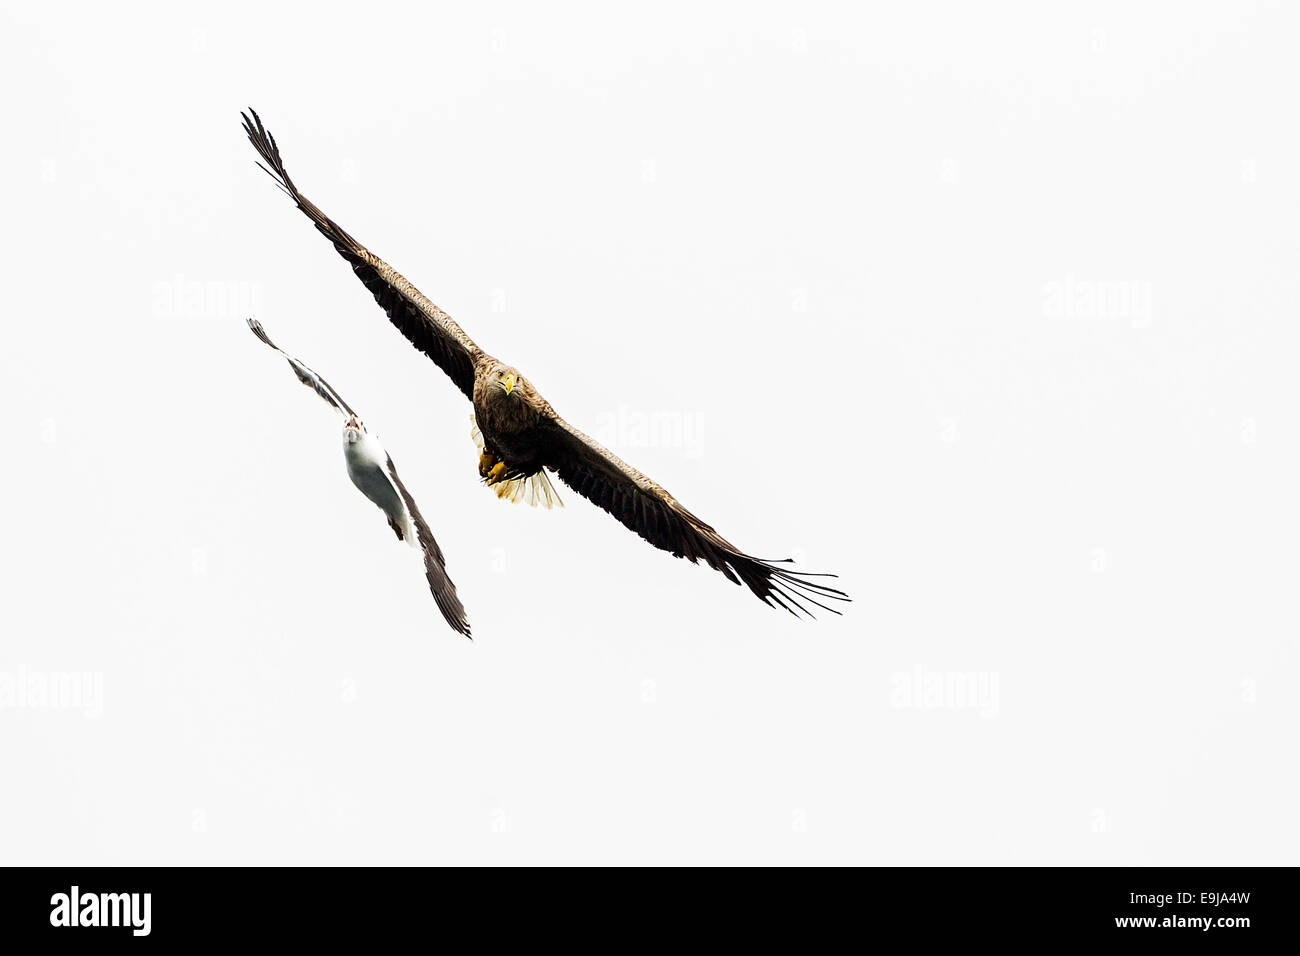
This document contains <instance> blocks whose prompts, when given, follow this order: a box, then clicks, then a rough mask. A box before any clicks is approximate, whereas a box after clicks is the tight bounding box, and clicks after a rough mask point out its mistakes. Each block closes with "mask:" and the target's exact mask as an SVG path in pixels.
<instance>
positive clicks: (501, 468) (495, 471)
mask: <svg viewBox="0 0 1300 956" xmlns="http://www.w3.org/2000/svg"><path fill="white" fill-rule="evenodd" d="M505 470H506V463H505V462H504V461H499V462H497V463H496V464H495V465H493V466H492V468H491V470H489V471H488V473H487V475H486V479H487V483H488V484H489V485H495V484H496V483H497V482H498V481H500V480H501V476H502V475H503V474H504V473H505Z"/></svg>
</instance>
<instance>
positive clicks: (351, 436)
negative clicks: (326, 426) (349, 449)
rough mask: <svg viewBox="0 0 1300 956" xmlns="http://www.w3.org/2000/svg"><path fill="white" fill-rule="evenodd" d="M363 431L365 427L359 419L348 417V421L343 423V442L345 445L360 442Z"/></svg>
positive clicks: (354, 416) (352, 416)
mask: <svg viewBox="0 0 1300 956" xmlns="http://www.w3.org/2000/svg"><path fill="white" fill-rule="evenodd" d="M364 431H365V426H364V425H362V424H361V419H359V418H357V416H356V415H349V416H348V420H347V421H346V422H344V423H343V442H344V444H347V445H355V444H356V443H357V442H359V441H361V435H362V433H363V432H364Z"/></svg>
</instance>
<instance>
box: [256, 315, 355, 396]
mask: <svg viewBox="0 0 1300 956" xmlns="http://www.w3.org/2000/svg"><path fill="white" fill-rule="evenodd" d="M248 327H249V328H250V329H252V330H253V334H254V335H256V336H257V337H258V338H259V339H261V340H262V341H263V342H264V343H266V344H267V345H269V346H270V347H271V348H273V349H275V350H276V351H277V352H279V353H280V354H281V355H283V356H284V359H285V361H286V362H288V363H289V367H290V368H291V369H293V374H294V375H297V376H298V381H300V382H302V383H303V384H304V385H306V386H307V387H308V388H310V389H312V390H313V391H314V392H315V393H316V394H317V395H319V396H320V397H321V398H323V399H325V401H326V402H328V403H329V404H330V405H331V406H332V407H333V408H334V410H335V411H336V412H338V413H339V414H340V415H355V414H356V413H355V412H354V411H352V409H351V408H349V407H348V403H347V402H345V401H343V396H342V395H340V394H339V393H338V392H336V391H334V388H333V387H332V386H331V385H330V383H329V382H327V381H325V379H323V378H321V377H320V376H319V375H317V374H316V373H315V372H313V371H312V370H311V369H310V368H308V367H307V366H306V365H304V364H303V363H302V362H299V361H298V360H297V359H296V358H294V357H293V356H292V355H290V354H289V353H288V352H286V351H285V350H284V349H282V348H280V346H278V345H276V344H275V343H274V342H272V341H271V337H270V336H269V335H267V334H266V329H264V328H262V323H261V322H259V321H257V319H249V320H248Z"/></svg>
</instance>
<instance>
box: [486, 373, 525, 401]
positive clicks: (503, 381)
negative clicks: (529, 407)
mask: <svg viewBox="0 0 1300 956" xmlns="http://www.w3.org/2000/svg"><path fill="white" fill-rule="evenodd" d="M523 382H524V377H523V376H522V375H520V374H519V373H518V372H517V371H515V370H514V369H512V368H510V366H508V365H498V366H497V367H496V368H495V369H493V370H492V379H491V384H492V385H493V386H494V387H495V388H499V389H500V390H501V391H502V392H504V393H505V395H506V396H507V397H510V398H514V397H518V395H519V394H520V392H521V389H520V386H521V385H523ZM498 397H499V396H498Z"/></svg>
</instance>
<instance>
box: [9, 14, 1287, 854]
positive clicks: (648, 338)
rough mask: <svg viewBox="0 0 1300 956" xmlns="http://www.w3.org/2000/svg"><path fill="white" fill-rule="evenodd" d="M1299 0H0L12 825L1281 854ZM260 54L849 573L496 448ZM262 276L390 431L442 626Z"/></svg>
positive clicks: (535, 849) (663, 447) (475, 287)
mask: <svg viewBox="0 0 1300 956" xmlns="http://www.w3.org/2000/svg"><path fill="white" fill-rule="evenodd" d="M1298 27H1300V15H1297V13H1296V11H1295V10H1294V9H1293V8H1291V7H1289V6H1288V5H1286V4H1282V3H1259V4H1251V3H1163V4H1144V5H1134V4H1129V3H1089V4H1079V5H1071V6H1065V5H1060V4H1056V5H1050V6H1049V5H1043V4H1035V3H1018V4H1006V3H1003V4H982V5H978V9H977V8H976V7H975V6H974V5H968V4H958V3H954V4H889V5H873V6H872V7H868V8H861V7H860V6H859V5H856V4H847V3H846V4H827V5H820V4H806V3H798V4H796V3H790V4H764V5H760V4H750V3H745V4H739V3H737V4H725V5H701V4H697V3H689V4H669V3H660V4H655V5H653V6H652V7H642V8H636V9H634V8H627V9H623V10H615V9H612V8H610V7H608V5H604V4H581V5H579V4H573V5H559V6H554V5H548V6H547V7H546V8H545V9H542V8H538V7H536V6H535V5H526V4H494V5H492V8H491V10H481V11H480V10H471V9H468V8H467V5H465V4H447V3H440V4H419V5H416V4H410V5H387V4H368V5H365V6H364V7H358V6H357V5H355V4H338V5H317V6H313V7H311V8H310V10H309V9H308V8H306V7H301V8H297V9H294V8H288V7H284V8H282V7H279V6H278V5H275V4H269V3H256V4H239V3H231V4H226V5H223V6H221V7H220V8H217V7H210V8H207V9H205V10H203V11H202V12H198V11H195V12H188V11H186V12H182V11H181V10H180V9H178V8H176V7H175V6H174V5H172V4H136V5H125V6H123V5H111V6H105V5H102V4H97V5H89V4H87V5H81V6H79V5H64V6H63V7H62V9H61V10H53V9H50V8H49V7H48V6H38V5H33V4H18V3H12V2H5V3H4V4H3V18H2V20H0V80H2V81H3V85H4V89H5V90H6V95H5V117H4V122H5V130H6V132H5V136H4V141H5V148H4V150H3V151H2V152H0V181H2V182H3V183H4V215H3V229H0V253H2V260H3V262H4V275H5V315H6V320H5V322H4V330H5V332H4V342H3V346H2V347H0V398H2V400H3V410H4V416H5V420H4V428H3V434H4V449H5V452H4V468H3V469H2V470H0V493H2V494H3V499H4V501H5V502H6V505H5V519H4V528H3V542H4V543H3V552H2V556H0V574H2V575H3V580H2V582H0V587H2V588H3V618H2V620H3V625H2V627H3V637H2V638H0V761H2V763H3V786H0V859H3V861H4V862H8V863H44V864H56V863H58V864H91V863H95V864H107V863H132V864H143V863H194V864H205V863H250V862H251V863H272V862H274V863H362V862H367V863H543V862H547V863H634V862H635V863H667V862H693V863H705V862H710V863H721V862H735V863H832V862H834V863H893V864H899V863H906V864H912V863H915V864H934V863H950V864H953V863H961V864H966V863H999V864H1000V863H1052V864H1055V863H1062V864H1063V863H1078V864H1192V863H1199V864H1225V863H1255V864H1259V863H1294V862H1295V861H1296V858H1297V849H1300V827H1298V826H1297V823H1296V816H1295V812H1294V810H1295V806H1296V804H1297V798H1300V793H1298V792H1297V791H1298V789H1300V788H1298V787H1297V779H1298V778H1297V770H1296V764H1295V757H1296V752H1295V732H1296V721H1297V716H1300V714H1298V712H1297V711H1298V708H1297V704H1296V700H1295V695H1294V684H1295V680H1296V676H1297V673H1296V671H1297V653H1296V650H1295V641H1296V636H1297V615H1296V609H1295V598H1294V595H1295V593H1296V591H1295V581H1296V578H1297V574H1300V558H1298V557H1297V552H1296V547H1295V544H1294V542H1295V541H1296V539H1297V531H1300V528H1298V527H1297V526H1298V524H1300V521H1298V519H1300V514H1298V511H1297V498H1296V487H1297V478H1298V477H1300V475H1298V474H1297V471H1298V469H1297V465H1298V464H1300V456H1298V455H1297V442H1298V440H1300V432H1298V430H1297V424H1296V422H1297V419H1296V408H1297V403H1298V402H1300V387H1298V386H1297V381H1298V377H1297V354H1296V352H1297V349H1296V346H1297V341H1298V338H1297V334H1296V331H1295V322H1296V319H1297V304H1298V302H1300V290H1298V289H1297V281H1296V275H1297V269H1296V263H1297V261H1300V239H1298V234H1297V226H1296V223H1297V199H1298V198H1300V189H1298V188H1297V184H1298V182H1300V180H1298V178H1297V170H1298V169H1300V149H1298V148H1297V137H1296V134H1295V122H1294V114H1295V92H1296V90H1297V88H1300V67H1298V66H1297V61H1296V58H1295V48H1296V43H1297V39H1298V36H1297V32H1298V31H1297V28H1298ZM249 104H251V105H253V106H255V107H256V108H257V109H258V110H259V111H260V112H261V113H262V115H263V117H264V119H265V120H266V121H267V123H268V125H269V126H270V128H271V129H272V131H273V132H275V134H276V135H277V137H278V139H279V141H280V145H281V147H282V149H283V151H284V155H285V158H286V161H287V163H288V166H289V169H290V172H291V173H292V174H293V175H294V177H295V179H296V180H297V182H298V184H299V186H300V187H301V188H302V189H303V190H304V192H305V193H306V194H307V195H308V196H309V197H310V198H312V199H313V200H314V201H316V202H317V203H318V204H319V205H321V206H322V207H323V208H324V209H325V211H326V212H327V213H329V214H330V215H331V216H333V217H334V218H335V219H337V220H338V221H339V222H340V223H341V224H342V225H343V226H344V227H345V228H347V229H348V230H349V231H350V232H352V233H353V234H354V235H355V236H357V238H358V239H360V240H361V241H362V242H363V243H366V244H367V245H368V246H369V247H370V248H371V249H372V250H373V251H375V252H376V253H377V254H378V255H380V256H382V257H384V258H385V259H387V260H388V261H389V262H390V263H391V264H392V265H393V266H394V267H395V268H397V269H398V270H399V271H401V272H403V273H404V274H405V275H406V276H407V277H408V278H409V279H411V281H413V282H414V283H415V284H416V285H418V286H419V287H420V288H421V289H422V290H423V291H424V292H425V293H426V294H428V295H429V296H430V297H431V298H432V299H433V300H434V301H435V302H437V303H438V304H439V305H441V306H442V307H443V308H445V309H446V310H447V311H448V312H450V313H451V314H452V315H453V316H454V317H455V318H456V319H457V320H458V321H459V322H460V323H461V324H462V325H463V326H464V328H465V329H466V330H467V332H468V333H469V334H470V335H471V336H472V337H474V338H475V339H476V340H477V341H478V343H479V344H480V345H482V346H483V347H484V348H486V349H487V350H488V351H490V352H492V353H494V354H496V355H498V356H500V357H501V358H503V359H505V360H507V361H510V362H512V363H514V364H516V365H518V366H519V367H520V368H522V369H523V370H524V371H525V373H526V374H528V375H529V376H530V377H531V378H532V379H533V380H534V381H535V382H536V383H537V384H538V385H539V387H540V388H541V390H542V391H543V393H544V394H545V395H546V396H547V397H548V398H549V399H550V400H551V402H552V403H553V404H554V405H555V406H556V407H557V409H558V410H559V411H560V413H561V414H563V415H564V416H565V417H566V418H568V419H569V420H570V421H572V422H573V423H574V424H576V425H577V426H578V427H580V428H583V429H585V430H587V431H588V432H590V433H592V434H593V435H595V436H596V437H598V438H600V439H601V440H603V441H605V442H606V443H608V444H609V445H610V446H611V447H612V448H613V449H614V450H615V451H617V452H618V453H620V454H621V455H622V456H623V457H624V458H626V459H628V460H629V461H630V462H632V463H633V464H635V465H636V466H637V467H639V468H640V469H642V470H643V471H645V472H646V473H647V474H649V475H651V476H652V477H654V478H656V479H657V480H659V481H660V482H661V483H663V484H664V485H665V486H667V487H668V488H669V489H671V490H672V492H673V493H674V494H675V495H676V496H677V497H678V498H680V499H681V500H682V501H683V502H684V503H685V504H686V505H687V506H688V507H690V508H691V509H692V510H693V511H695V512H696V513H698V514H700V515H701V516H702V517H703V518H705V519H706V520H708V521H709V522H711V523H712V524H714V525H715V526H716V527H717V528H718V529H719V530H720V531H721V532H722V533H723V534H724V535H726V536H727V537H729V538H730V539H732V540H733V541H734V542H736V543H737V544H738V545H740V546H741V547H743V548H746V549H748V550H750V551H751V552H753V553H757V554H760V555H764V556H774V557H779V556H782V555H784V554H794V555H796V556H797V557H798V558H799V559H800V560H801V562H802V566H804V567H807V568H810V569H812V570H829V571H835V572H838V573H839V574H840V575H841V581H842V583H843V585H844V586H845V587H846V588H847V589H848V590H849V591H850V592H851V593H852V594H853V596H854V598H855V603H854V604H853V605H851V606H850V607H849V609H848V613H847V614H846V616H845V617H844V618H842V619H834V618H829V617H828V616H823V619H821V620H818V621H816V622H814V623H797V622H795V621H793V620H791V619H790V618H789V617H787V616H785V615H784V614H781V613H779V612H776V611H772V610H769V609H767V608H765V607H763V606H762V605H761V604H760V603H758V602H757V601H756V600H754V599H753V598H752V597H751V596H749V595H748V594H747V593H746V592H744V591H742V590H741V589H739V588H736V587H734V586H732V585H730V584H728V583H727V582H726V581H725V580H724V579H723V578H722V577H721V576H720V575H718V574H716V573H713V572H710V571H708V570H706V569H704V568H701V567H694V566H691V565H688V564H686V563H685V562H683V561H675V560H673V559H672V558H671V557H670V556H668V555H666V554H663V553H660V552H657V551H654V550H653V549H651V548H650V547H648V546H647V545H645V544H644V543H642V542H641V541H639V540H638V539H637V538H635V537H634V536H633V535H631V534H630V533H628V532H627V531H626V530H624V529H623V528H621V527H620V526H619V525H618V524H617V523H616V522H615V521H613V520H612V519H611V518H609V517H608V516H606V515H605V514H603V513H602V512H599V511H598V510H596V509H595V508H594V507H592V506H591V505H589V504H587V503H586V502H584V501H582V500H581V499H580V498H578V496H577V495H576V494H574V493H572V492H567V493H566V489H564V488H561V489H560V490H561V494H562V495H563V496H564V498H565V500H566V504H567V507H565V508H564V509H563V510H562V511H558V512H542V511H532V510H529V509H526V508H524V507H521V506H512V505H507V504H504V503H502V502H499V501H497V500H496V498H495V497H494V496H493V495H492V494H491V493H490V492H489V491H486V490H485V489H483V488H482V487H481V486H480V485H479V484H478V483H477V474H476V470H475V464H476V453H475V450H474V448H473V445H472V444H471V441H470V438H469V415H470V410H469V405H468V403H467V402H466V401H465V400H464V399H463V397H462V396H460V394H459V393H458V392H457V391H456V390H455V389H454V388H453V387H452V386H451V384H450V383H449V382H448V381H447V380H446V379H445V378H444V376H443V375H442V374H441V373H440V372H439V371H438V370H437V369H436V368H435V367H434V366H432V365H431V363H429V362H428V361H427V360H426V359H425V358H424V357H422V356H421V355H419V354H417V353H416V352H415V351H414V350H413V349H411V348H410V347H409V346H408V345H407V344H406V342H405V341H404V340H403V339H402V338H401V336H400V335H399V334H398V333H397V332H396V331H395V330H394V329H393V328H392V327H391V326H390V325H389V324H388V322H387V321H386V320H385V318H384V316H383V314H382V313H381V312H380V311H379V310H378V308H377V307H376V306H375V304H374V303H373V301H372V300H371V298H370V296H369V294H368V293H367V292H366V291H365V289H364V288H363V287H362V286H361V284H360V283H359V282H357V280H356V279H355V278H354V277H353V276H352V275H351V274H350V270H349V269H348V267H347V266H346V264H345V263H344V262H343V261H342V260H341V259H339V258H338V257H337V256H336V255H335V253H334V252H333V250H332V249H330V247H329V246H328V244H327V243H326V242H325V241H324V240H323V239H322V238H321V237H320V236H319V235H318V234H317V233H315V231H314V230H313V229H312V228H311V227H310V225H309V224H308V223H307V221H306V219H305V218H304V217H302V215H301V214H300V213H298V212H297V211H296V210H294V209H293V208H292V205H291V204H290V203H289V202H288V200H287V199H286V198H285V197H284V196H282V195H281V194H280V193H278V192H277V191H276V190H275V189H274V188H273V187H272V185H271V182H270V180H268V179H267V178H266V177H265V176H264V175H263V174H262V173H260V172H258V171H257V169H256V168H255V167H254V165H253V159H254V156H253V151H252V149H251V147H249V146H248V144H247V143H246V141H245V140H244V137H243V135H242V133H241V131H240V129H239V125H238V111H239V110H240V109H241V108H243V107H245V106H247V105H249ZM250 313H253V314H256V315H257V316H258V317H259V318H260V319H261V320H262V321H263V322H264V323H265V325H266V327H267V329H268V330H269V332H270V333H271V335H272V336H273V337H274V338H276V339H277V340H279V342H280V344H281V345H283V346H285V347H286V348H288V349H289V350H290V351H293V352H295V353H297V354H298V355H300V356H301V357H302V358H303V359H304V360H305V361H307V362H308V363H309V364H312V365H313V366H315V367H316V368H317V369H319V370H320V371H321V372H322V373H323V374H324V375H325V376H326V377H327V378H328V379H330V380H331V381H332V382H333V384H334V385H335V386H337V387H338V388H339V390H340V391H341V392H342V393H343V395H344V396H345V397H346V398H347V399H348V401H349V402H350V403H352V404H353V405H355V406H356V407H357V408H358V410H359V411H360V412H361V413H362V415H363V416H364V417H365V418H366V420H367V422H368V423H369V424H370V425H371V427H372V428H373V429H374V430H375V431H377V432H378V434H379V435H380V436H381V437H382V438H383V439H384V441H385V442H386V444H387V445H388V447H389V450H390V451H391V452H392V454H393V457H394V458H395V460H396V461H397V463H398V465H399V467H400V468H401V470H402V473H403V475H404V478H405V480H406V483H407V484H408V486H409V487H410V488H411V490H412V491H413V492H414V494H415V495H416V498H417V500H418V501H419V502H420V504H421V506H422V508H423V511H424V512H425V515H426V517H427V518H428V519H429V521H430V523H431V525H432V526H433V529H434V532H435V534H436V535H437V536H438V538H439V540H440V541H441V543H442V545H443V547H444V549H445V550H446V552H447V555H448V561H449V569H450V571H451V574H452V576H453V578H454V579H455V581H456V583H457V584H458V586H459V589H460V593H461V596H462V597H463V599H464V601H465V604H466V606H467V608H468V609H469V612H470V615H471V620H472V623H473V626H474V633H475V638H476V639H475V641H474V642H473V643H470V642H468V641H465V640H463V639H461V638H459V637H456V636H455V635H453V634H452V633H451V632H450V631H449V630H448V629H447V628H446V627H445V626H444V625H443V624H442V622H441V620H440V618H439V617H438V614H437V611H436V608H435V606H434V605H433V602H432V600H431V598H430V597H429V595H428V593H427V591H426V590H425V588H424V582H423V577H422V574H421V570H420V567H419V563H418V561H417V560H416V559H415V556H414V555H413V554H412V553H411V552H409V551H408V550H407V549H405V548H402V547H401V546H399V545H398V544H397V543H396V542H395V541H394V540H393V538H392V535H391V532H390V531H389V530H388V528H387V527H386V526H385V524H384V522H383V519H382V517H381V516H380V515H379V513H378V512H377V511H376V510H375V509H374V508H373V507H372V506H371V505H370V504H369V503H368V502H366V501H365V500H364V499H363V498H362V497H361V496H360V495H359V494H358V493H357V492H356V491H355V490H354V489H353V488H352V486H351V484H350V483H349V482H348V479H347V476H346V474H345V471H344V466H343V461H342V454H341V450H340V438H339V424H338V421H337V419H335V418H334V417H332V415H331V414H330V412H329V410H328V409H327V408H326V407H325V406H324V405H323V404H322V403H321V402H320V401H319V400H318V399H317V398H316V397H315V396H313V395H312V394H311V393H310V392H309V391H307V390H306V389H304V388H302V387H301V386H299V385H298V384H297V383H296V382H295V381H294V379H293V377H292V376H291V374H290V373H289V371H288V369H287V368H286V367H285V366H284V364H283V363H282V362H280V361H279V360H278V359H277V358H275V357H274V356H273V355H272V354H271V353H270V352H268V351H267V350H266V349H264V348H263V347H262V346H260V345H259V344H258V343H257V342H256V341H255V340H254V339H253V337H252V336H251V335H250V334H249V333H248V331H247V330H246V329H245V327H244V324H243V321H244V318H245V316H246V315H248V314H250ZM69 675H85V677H84V686H83V683H82V680H83V678H82V677H80V676H79V677H78V678H77V681H76V682H73V683H71V684H70V683H69V681H70V677H69ZM42 686H44V687H45V688H46V689H47V692H46V693H44V694H43V695H42V693H41V691H40V688H41V687H42ZM73 690H79V691H84V693H80V695H79V696H77V695H75V694H72V691H73Z"/></svg>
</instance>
